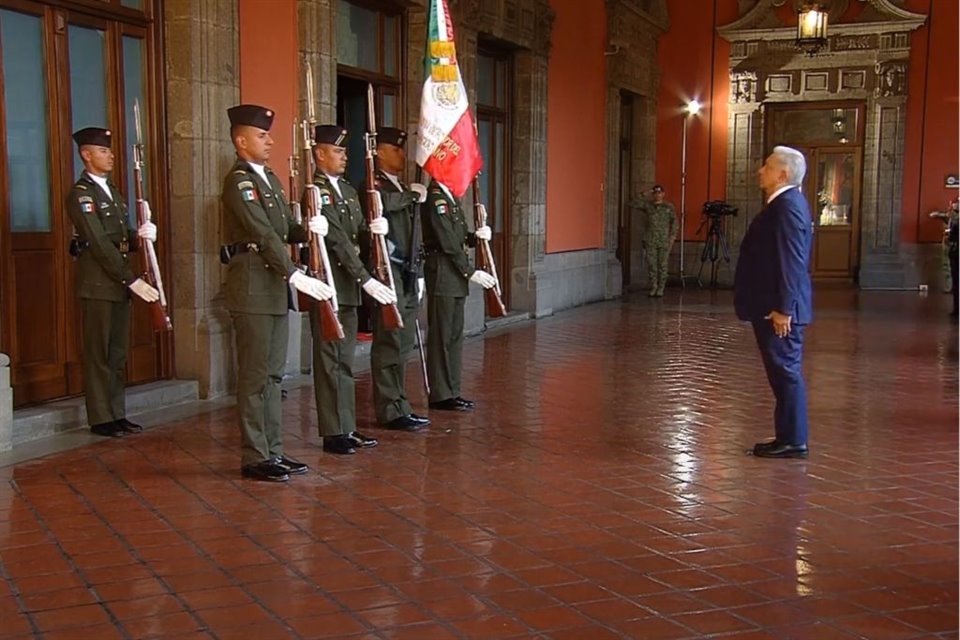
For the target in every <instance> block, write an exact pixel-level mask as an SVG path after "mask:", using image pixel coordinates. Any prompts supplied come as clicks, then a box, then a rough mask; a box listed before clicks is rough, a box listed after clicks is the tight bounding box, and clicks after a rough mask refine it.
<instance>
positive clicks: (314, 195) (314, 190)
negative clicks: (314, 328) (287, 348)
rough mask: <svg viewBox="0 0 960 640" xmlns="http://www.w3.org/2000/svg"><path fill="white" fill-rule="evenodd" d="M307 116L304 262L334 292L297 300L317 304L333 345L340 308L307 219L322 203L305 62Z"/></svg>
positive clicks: (322, 247)
mask: <svg viewBox="0 0 960 640" xmlns="http://www.w3.org/2000/svg"><path fill="white" fill-rule="evenodd" d="M306 66H307V71H306V73H307V77H306V81H307V117H306V119H305V120H302V121H301V122H300V133H301V135H300V139H301V144H300V149H301V150H302V151H303V162H304V165H303V167H304V174H305V175H306V176H307V177H306V178H305V179H304V182H305V183H306V184H305V185H304V187H303V198H302V202H303V204H302V215H303V226H304V227H305V228H307V229H308V235H309V237H310V241H309V242H308V243H307V247H308V252H309V258H308V260H307V271H308V274H309V275H311V276H313V277H314V278H317V279H318V280H322V281H323V282H325V283H326V284H327V285H329V286H330V288H331V289H333V297H332V298H330V299H329V300H314V299H313V298H310V299H309V300H304V299H303V298H301V300H300V308H302V309H304V308H309V307H307V305H308V304H315V305H317V314H318V315H319V316H320V317H319V320H320V335H321V337H322V338H323V340H324V342H336V341H337V340H343V337H344V333H343V325H342V324H340V318H339V316H338V315H337V314H338V311H339V306H338V304H337V288H336V285H335V284H334V282H333V272H332V271H331V270H330V256H329V255H328V254H327V245H326V243H325V242H324V240H323V239H322V238H320V236H318V235H317V234H315V233H312V232H310V231H309V228H310V220H311V219H312V218H313V217H314V216H320V215H323V214H322V213H320V210H321V208H322V207H323V203H322V201H321V199H320V188H319V187H318V186H317V185H315V184H313V172H314V167H313V129H314V127H315V126H316V123H317V117H316V111H315V110H314V109H315V105H314V98H313V70H312V68H311V66H310V63H309V62H308V63H307V65H306Z"/></svg>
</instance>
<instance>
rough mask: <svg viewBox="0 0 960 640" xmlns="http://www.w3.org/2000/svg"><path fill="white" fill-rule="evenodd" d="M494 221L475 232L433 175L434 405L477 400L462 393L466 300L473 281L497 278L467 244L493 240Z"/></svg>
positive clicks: (427, 233)
mask: <svg viewBox="0 0 960 640" xmlns="http://www.w3.org/2000/svg"><path fill="white" fill-rule="evenodd" d="M491 235H492V234H491V232H490V227H486V226H483V227H480V228H479V229H477V230H476V232H474V233H471V232H470V230H469V229H468V228H467V221H466V218H465V217H464V214H463V208H462V207H461V206H460V202H459V201H458V200H457V199H456V198H455V197H454V196H453V194H452V193H451V192H450V190H449V189H447V187H446V186H444V185H442V184H441V183H439V182H437V181H436V180H434V181H433V182H431V183H430V188H429V190H428V191H427V203H426V207H424V214H423V247H424V250H425V251H426V254H427V260H426V265H425V269H424V275H425V276H426V283H427V322H428V324H429V328H428V330H427V371H428V373H429V375H430V408H432V409H443V410H446V411H469V410H471V409H472V408H473V406H474V403H473V401H471V400H467V399H465V398H463V397H462V396H461V395H460V369H461V366H462V359H461V354H462V352H463V306H464V302H466V298H467V294H468V293H469V291H470V282H475V283H477V284H479V285H480V286H481V287H483V288H484V289H489V288H491V287H493V286H495V285H496V283H497V281H496V279H495V278H494V277H493V276H492V275H490V274H489V273H487V272H486V271H481V270H477V269H474V268H473V265H472V264H471V263H470V258H469V257H468V256H467V247H468V246H471V247H473V246H476V243H477V239H481V240H490V237H491Z"/></svg>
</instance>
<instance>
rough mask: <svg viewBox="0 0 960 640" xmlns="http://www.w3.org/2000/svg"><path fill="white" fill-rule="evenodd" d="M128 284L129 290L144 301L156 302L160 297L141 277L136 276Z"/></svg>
mask: <svg viewBox="0 0 960 640" xmlns="http://www.w3.org/2000/svg"><path fill="white" fill-rule="evenodd" d="M141 237H142V236H141ZM128 286H129V287H130V291H133V292H134V293H135V294H137V295H138V296H140V297H141V298H142V299H143V300H144V302H156V301H157V300H159V299H160V292H159V291H157V290H156V289H154V288H153V287H152V286H150V283H149V282H145V281H144V280H143V278H137V279H136V280H134V281H133V282H131V283H130V284H129V285H128Z"/></svg>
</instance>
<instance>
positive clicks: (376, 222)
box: [370, 216, 390, 236]
mask: <svg viewBox="0 0 960 640" xmlns="http://www.w3.org/2000/svg"><path fill="white" fill-rule="evenodd" d="M389 230H390V224H389V223H388V222H387V219H386V218H385V217H383V216H380V217H379V218H374V219H373V220H372V221H371V222H370V233H372V234H374V235H377V236H385V235H387V231H389Z"/></svg>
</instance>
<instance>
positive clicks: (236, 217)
mask: <svg viewBox="0 0 960 640" xmlns="http://www.w3.org/2000/svg"><path fill="white" fill-rule="evenodd" d="M227 115H228V116H229V118H230V137H231V139H232V140H233V146H234V148H235V149H236V151H237V161H236V163H235V164H234V165H233V168H231V169H230V172H229V173H228V174H227V176H226V178H224V181H223V191H222V194H221V200H222V202H223V208H224V216H223V240H224V243H225V244H224V246H222V247H221V259H222V260H224V261H228V262H229V266H228V268H227V280H226V285H225V287H224V298H225V302H226V307H227V310H228V311H229V312H230V317H231V318H232V320H233V328H234V332H235V333H236V341H237V412H238V414H239V418H240V436H241V440H242V443H243V444H242V454H241V474H242V475H243V477H245V478H252V479H255V480H266V481H271V482H284V481H286V480H289V478H290V474H295V473H306V472H307V465H305V464H303V463H301V462H297V461H296V460H293V459H292V458H290V457H288V456H286V455H284V453H283V428H282V424H281V405H280V381H281V379H282V378H283V366H284V363H285V362H286V359H287V339H288V319H287V308H288V296H289V293H290V289H289V286H288V285H292V286H293V287H294V288H296V289H297V290H298V291H301V292H302V293H304V294H306V295H308V296H311V297H313V298H316V299H318V300H325V299H329V298H330V297H331V296H332V295H333V289H331V288H330V287H329V286H327V285H326V283H324V282H321V281H320V280H317V279H316V278H311V277H309V276H307V275H305V274H303V273H302V272H301V271H299V270H298V269H297V268H296V266H294V264H293V262H292V261H291V260H290V253H289V251H288V250H287V248H286V247H285V246H284V245H285V244H287V243H296V242H306V241H307V240H308V235H307V232H306V230H305V229H304V228H303V227H301V226H300V225H297V224H294V223H293V221H292V219H291V213H290V205H289V203H288V202H287V197H286V194H284V192H283V186H282V184H281V182H280V180H279V179H278V178H277V176H276V175H275V174H274V173H273V171H271V170H270V168H269V167H267V166H266V162H267V161H268V160H269V159H270V149H271V147H272V146H273V139H272V138H271V137H270V133H269V131H270V127H271V125H272V124H273V111H271V110H269V109H265V108H264V107H260V106H257V105H249V104H242V105H238V106H235V107H231V108H230V109H228V110H227ZM326 226H327V225H326V221H325V220H323V218H322V216H316V220H311V225H310V231H311V232H313V233H316V234H318V235H321V236H322V235H323V234H324V233H326V231H327V229H326Z"/></svg>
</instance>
